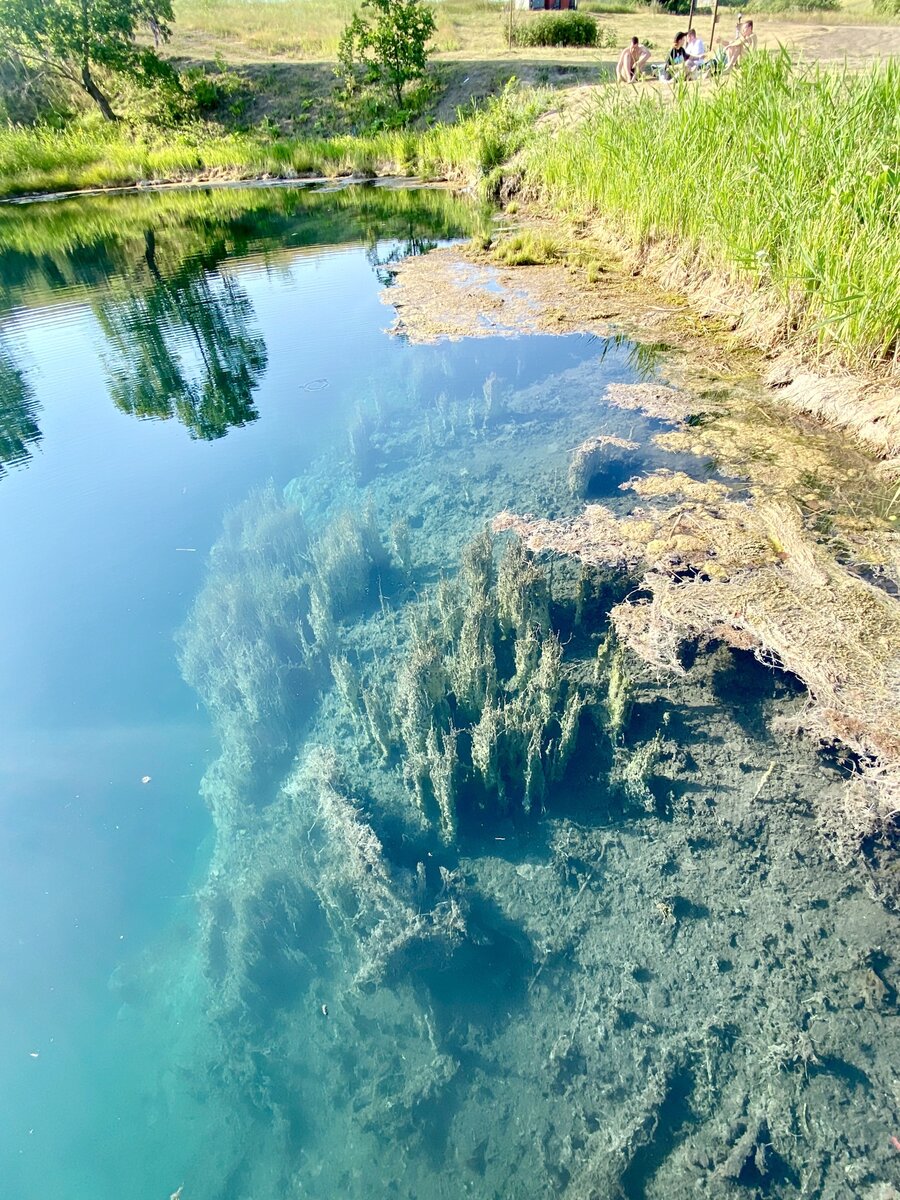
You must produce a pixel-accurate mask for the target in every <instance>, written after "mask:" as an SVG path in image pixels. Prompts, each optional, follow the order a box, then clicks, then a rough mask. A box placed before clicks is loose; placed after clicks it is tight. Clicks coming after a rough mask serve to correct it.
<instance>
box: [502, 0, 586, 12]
mask: <svg viewBox="0 0 900 1200" xmlns="http://www.w3.org/2000/svg"><path fill="white" fill-rule="evenodd" d="M577 7H578V0H516V8H525V9H531V10H532V11H534V10H538V11H543V10H545V9H546V11H547V12H554V11H555V12H561V11H562V10H563V9H568V10H571V9H573V8H577Z"/></svg>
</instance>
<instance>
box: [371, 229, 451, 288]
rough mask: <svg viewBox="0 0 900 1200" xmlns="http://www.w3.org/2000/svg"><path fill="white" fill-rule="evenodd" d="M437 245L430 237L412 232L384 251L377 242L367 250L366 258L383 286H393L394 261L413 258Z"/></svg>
mask: <svg viewBox="0 0 900 1200" xmlns="http://www.w3.org/2000/svg"><path fill="white" fill-rule="evenodd" d="M435 246H437V242H435V241H432V240H431V239H430V238H424V237H417V236H416V235H415V234H410V235H409V236H408V237H407V238H406V240H405V241H402V242H396V243H395V244H394V245H393V246H391V248H390V249H389V250H388V251H386V252H383V253H382V252H380V248H379V244H378V243H377V242H375V243H374V244H373V245H371V246H369V248H368V250H366V260H367V262H368V263H369V265H370V266H371V268H372V270H373V271H374V272H375V278H376V279H377V280H378V282H379V283H380V284H381V286H382V287H391V286H392V284H393V283H394V282H395V276H394V272H393V271H392V270H391V265H392V264H393V263H398V262H400V261H401V260H402V259H404V258H412V257H413V255H416V254H427V253H428V251H429V250H433V249H434V248H435Z"/></svg>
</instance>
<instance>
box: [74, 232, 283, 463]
mask: <svg viewBox="0 0 900 1200" xmlns="http://www.w3.org/2000/svg"><path fill="white" fill-rule="evenodd" d="M145 245H146V254H145V259H146V264H147V269H148V271H149V273H150V276H151V280H152V282H151V284H150V286H149V287H147V286H146V285H145V284H141V285H140V290H139V291H132V292H129V293H125V294H124V295H123V294H122V292H121V291H120V292H119V293H118V295H116V296H115V298H110V299H107V300H104V301H102V302H100V303H99V304H98V305H97V307H96V313H97V319H98V321H99V323H100V327H101V329H102V330H103V333H104V335H105V336H106V339H107V342H108V346H107V350H106V353H105V355H104V360H105V362H106V366H107V371H108V375H109V390H110V396H111V397H112V399H113V402H114V403H115V405H116V407H117V408H119V409H121V410H122V412H128V413H133V414H134V415H135V416H137V417H157V418H168V417H173V416H176V417H178V419H179V420H180V421H182V422H183V424H184V425H185V426H186V427H187V428H188V429H189V430H190V432H191V434H192V436H193V437H197V438H204V439H207V440H210V439H213V438H219V437H223V436H224V435H225V434H226V433H227V432H228V430H229V429H230V428H231V427H232V426H233V425H247V424H248V423H249V422H250V421H255V420H256V418H257V417H258V416H259V414H258V412H257V411H256V409H255V407H254V405H253V392H254V390H255V389H256V387H257V386H258V384H259V381H260V379H261V377H262V374H263V372H264V371H265V368H266V364H267V361H268V356H267V353H266V344H265V342H264V341H263V338H262V337H261V336H260V335H259V334H258V333H255V332H254V331H253V321H254V313H253V307H252V305H251V302H250V298H249V296H248V295H247V293H246V292H245V291H244V290H243V288H241V287H240V286H239V285H238V284H237V283H236V282H235V281H234V280H233V279H231V278H230V277H229V276H228V275H224V274H219V273H217V272H215V273H214V272H207V271H205V270H203V269H202V267H201V266H200V264H198V262H197V260H188V261H186V262H185V263H183V264H182V265H181V266H180V267H179V268H178V270H177V271H176V272H175V273H174V274H173V275H172V276H171V277H169V278H164V277H163V275H162V272H161V271H160V269H159V267H158V265H157V263H156V244H155V239H154V236H153V233H152V232H151V231H148V232H147V233H146V235H145Z"/></svg>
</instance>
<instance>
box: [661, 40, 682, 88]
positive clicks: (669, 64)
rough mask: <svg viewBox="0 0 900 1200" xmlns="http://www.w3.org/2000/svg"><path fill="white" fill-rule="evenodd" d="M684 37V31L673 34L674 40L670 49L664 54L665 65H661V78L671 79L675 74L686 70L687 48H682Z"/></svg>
mask: <svg viewBox="0 0 900 1200" xmlns="http://www.w3.org/2000/svg"><path fill="white" fill-rule="evenodd" d="M686 38H687V34H686V33H676V34H675V40H674V42H673V43H672V49H671V50H670V51H669V53H668V55H667V56H666V65H665V66H664V67H663V71H662V78H663V79H672V78H673V76H675V75H681V74H685V73H686V72H687V67H688V56H687V50H685V48H684V43H685V39H686Z"/></svg>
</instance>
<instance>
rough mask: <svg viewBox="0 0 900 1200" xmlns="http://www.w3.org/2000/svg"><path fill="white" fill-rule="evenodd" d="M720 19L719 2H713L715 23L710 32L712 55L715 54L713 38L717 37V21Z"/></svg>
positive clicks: (709, 48)
mask: <svg viewBox="0 0 900 1200" xmlns="http://www.w3.org/2000/svg"><path fill="white" fill-rule="evenodd" d="M718 19H719V0H713V23H712V29H711V30H710V31H709V46H708V50H709V52H710V54H712V53H713V38H714V37H715V36H716V21H717V20H718Z"/></svg>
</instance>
